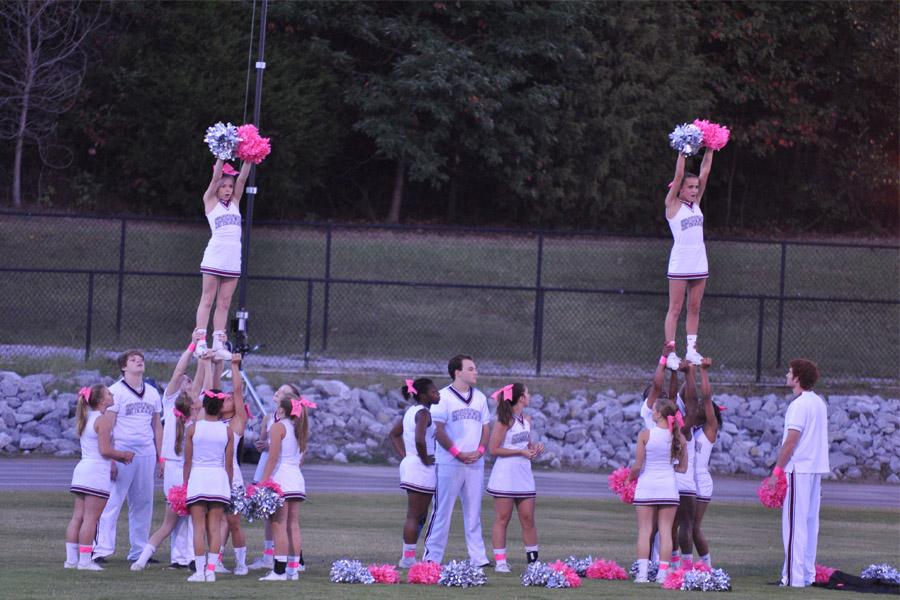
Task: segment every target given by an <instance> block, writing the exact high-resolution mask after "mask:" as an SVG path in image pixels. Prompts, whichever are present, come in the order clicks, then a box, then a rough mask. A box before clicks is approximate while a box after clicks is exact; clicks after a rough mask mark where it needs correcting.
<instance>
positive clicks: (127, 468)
mask: <svg viewBox="0 0 900 600" xmlns="http://www.w3.org/2000/svg"><path fill="white" fill-rule="evenodd" d="M116 467H117V469H118V475H117V477H116V480H115V481H114V482H113V485H112V490H111V493H110V495H109V501H108V502H107V503H106V508H105V509H103V514H102V515H100V522H99V523H98V524H97V539H96V541H95V543H94V557H95V558H96V557H101V556H110V555H111V554H112V553H113V552H115V551H116V523H117V521H118V520H119V512H120V511H121V510H122V504H124V503H125V501H126V500H127V501H128V539H129V541H130V542H131V546H130V547H129V550H128V560H137V559H138V557H140V555H141V551H143V549H144V544H146V543H147V542H148V540H149V539H150V524H151V522H152V521H153V481H154V475H155V471H156V456H135V457H134V460H132V462H131V464H128V465H123V464H122V463H118V464H117V465H116Z"/></svg>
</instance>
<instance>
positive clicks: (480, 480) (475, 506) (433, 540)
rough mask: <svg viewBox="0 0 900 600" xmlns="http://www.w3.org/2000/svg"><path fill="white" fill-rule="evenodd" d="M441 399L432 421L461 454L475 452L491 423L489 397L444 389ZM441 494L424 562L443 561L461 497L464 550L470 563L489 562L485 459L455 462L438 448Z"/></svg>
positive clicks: (439, 489) (433, 407)
mask: <svg viewBox="0 0 900 600" xmlns="http://www.w3.org/2000/svg"><path fill="white" fill-rule="evenodd" d="M440 393H441V400H440V402H439V403H438V404H435V405H434V406H432V407H431V418H432V420H433V421H434V422H435V423H443V424H444V431H445V432H446V433H447V435H448V436H449V438H450V440H451V441H452V442H453V444H454V445H455V446H456V447H457V448H458V449H459V451H460V452H475V451H477V450H478V447H479V445H480V444H481V436H482V432H483V428H484V426H485V425H488V424H489V423H490V421H491V413H490V410H489V409H488V405H487V398H485V396H484V394H482V393H481V392H480V391H478V390H476V389H475V388H470V389H469V392H468V393H467V394H461V393H460V392H459V391H457V390H456V389H454V388H453V386H452V385H448V386H447V387H445V388H443V389H442V390H441V392H440ZM435 459H436V461H437V490H436V491H435V506H434V511H433V512H432V514H431V522H430V523H429V524H428V530H427V533H426V534H425V557H424V560H427V561H434V562H436V563H441V562H443V560H444V551H445V549H446V548H447V538H448V536H449V534H450V518H451V516H452V515H453V505H454V504H456V499H457V497H460V498H461V499H462V509H463V524H464V527H465V532H466V549H467V550H468V553H469V560H470V561H471V562H472V564H475V565H483V564H485V563H487V562H488V559H487V555H486V554H485V551H484V538H483V537H482V535H481V489H482V487H483V486H484V457H481V458H479V459H478V460H477V461H476V462H474V463H472V464H469V465H467V464H464V463H462V462H461V461H459V460H457V459H456V458H454V457H453V455H451V454H450V452H449V451H448V450H447V449H445V448H444V447H443V446H441V445H440V444H437V445H436V446H435Z"/></svg>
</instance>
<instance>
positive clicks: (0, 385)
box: [0, 379, 19, 397]
mask: <svg viewBox="0 0 900 600" xmlns="http://www.w3.org/2000/svg"><path fill="white" fill-rule="evenodd" d="M18 393H19V382H18V381H13V380H11V379H4V380H3V381H0V396H7V397H14V396H15V395H16V394H18Z"/></svg>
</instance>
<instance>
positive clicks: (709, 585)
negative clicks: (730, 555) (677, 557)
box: [681, 569, 731, 592]
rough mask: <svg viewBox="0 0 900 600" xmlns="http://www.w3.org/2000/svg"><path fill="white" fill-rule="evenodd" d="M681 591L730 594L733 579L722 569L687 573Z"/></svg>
mask: <svg viewBox="0 0 900 600" xmlns="http://www.w3.org/2000/svg"><path fill="white" fill-rule="evenodd" d="M681 589H682V590H685V591H692V592H730V591H731V578H730V577H729V576H728V573H726V572H725V571H723V570H722V569H713V570H712V571H694V570H691V571H686V572H685V573H684V579H683V580H682V582H681Z"/></svg>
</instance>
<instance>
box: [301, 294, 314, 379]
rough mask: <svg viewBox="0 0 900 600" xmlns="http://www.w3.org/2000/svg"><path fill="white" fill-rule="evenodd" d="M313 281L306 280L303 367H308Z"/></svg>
mask: <svg viewBox="0 0 900 600" xmlns="http://www.w3.org/2000/svg"><path fill="white" fill-rule="evenodd" d="M312 303H313V281H312V279H307V280H306V335H305V336H304V337H305V338H306V339H305V340H304V342H303V368H304V369H308V368H309V342H310V337H311V336H312Z"/></svg>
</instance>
